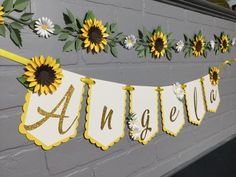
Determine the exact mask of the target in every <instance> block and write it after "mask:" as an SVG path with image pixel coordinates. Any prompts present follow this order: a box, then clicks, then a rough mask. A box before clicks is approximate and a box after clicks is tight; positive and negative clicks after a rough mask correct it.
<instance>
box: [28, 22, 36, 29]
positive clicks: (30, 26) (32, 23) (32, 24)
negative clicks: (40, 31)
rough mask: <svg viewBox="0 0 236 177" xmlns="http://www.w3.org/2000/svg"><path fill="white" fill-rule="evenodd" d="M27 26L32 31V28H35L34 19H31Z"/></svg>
mask: <svg viewBox="0 0 236 177" xmlns="http://www.w3.org/2000/svg"><path fill="white" fill-rule="evenodd" d="M28 27H29V28H30V29H32V30H33V31H34V29H35V20H34V21H32V22H31V23H30V24H29V25H28Z"/></svg>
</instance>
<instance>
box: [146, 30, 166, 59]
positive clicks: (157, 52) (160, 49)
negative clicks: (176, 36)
mask: <svg viewBox="0 0 236 177" xmlns="http://www.w3.org/2000/svg"><path fill="white" fill-rule="evenodd" d="M150 47H151V52H152V55H153V56H154V57H155V58H157V57H158V58H160V57H163V56H164V55H165V52H166V48H167V47H168V46H167V36H166V35H165V34H164V33H163V32H161V31H158V32H155V33H154V34H153V35H152V37H151V43H150Z"/></svg>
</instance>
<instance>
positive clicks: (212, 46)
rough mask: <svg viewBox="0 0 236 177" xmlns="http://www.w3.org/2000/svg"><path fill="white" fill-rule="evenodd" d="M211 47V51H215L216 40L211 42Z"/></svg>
mask: <svg viewBox="0 0 236 177" xmlns="http://www.w3.org/2000/svg"><path fill="white" fill-rule="evenodd" d="M210 47H211V50H214V48H215V41H214V40H210Z"/></svg>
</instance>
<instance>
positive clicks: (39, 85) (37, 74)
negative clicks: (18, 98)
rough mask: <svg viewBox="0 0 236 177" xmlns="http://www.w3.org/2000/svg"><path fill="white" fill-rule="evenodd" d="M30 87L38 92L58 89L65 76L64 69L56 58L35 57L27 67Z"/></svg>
mask: <svg viewBox="0 0 236 177" xmlns="http://www.w3.org/2000/svg"><path fill="white" fill-rule="evenodd" d="M24 75H25V77H26V80H27V82H29V88H32V89H33V91H34V92H36V93H39V94H41V93H44V94H48V93H52V92H54V91H56V90H57V88H58V87H59V85H60V84H61V79H62V78H63V74H62V69H61V68H60V64H58V63H56V60H55V59H53V58H52V57H50V56H48V57H47V58H46V59H45V58H44V57H43V56H40V57H33V58H32V60H31V61H30V62H29V63H28V64H27V65H26V67H25V74H24Z"/></svg>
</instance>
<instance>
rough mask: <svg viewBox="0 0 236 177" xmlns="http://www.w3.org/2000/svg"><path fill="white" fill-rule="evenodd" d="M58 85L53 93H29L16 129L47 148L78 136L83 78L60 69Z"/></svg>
mask: <svg viewBox="0 0 236 177" xmlns="http://www.w3.org/2000/svg"><path fill="white" fill-rule="evenodd" d="M63 75H64V77H63V79H62V83H61V85H60V87H59V88H58V89H57V91H55V92H53V94H48V95H44V94H42V95H40V96H39V95H38V94H37V93H32V92H30V91H29V92H28V93H27V95H26V103H25V105H24V107H23V109H24V113H23V114H22V116H21V120H22V123H21V124H20V126H19V131H20V132H21V133H22V134H26V136H27V138H29V139H30V140H34V141H35V143H36V144H37V145H41V146H42V148H43V149H45V150H48V149H51V148H52V147H53V146H58V145H60V144H61V143H62V142H66V141H68V140H69V139H70V138H73V137H75V136H76V135H77V127H78V121H79V115H80V109H81V102H82V100H83V97H82V95H83V89H84V87H83V86H84V84H83V83H82V82H81V81H80V79H81V78H82V77H83V76H81V75H79V74H74V73H71V72H69V71H65V70H63Z"/></svg>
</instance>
